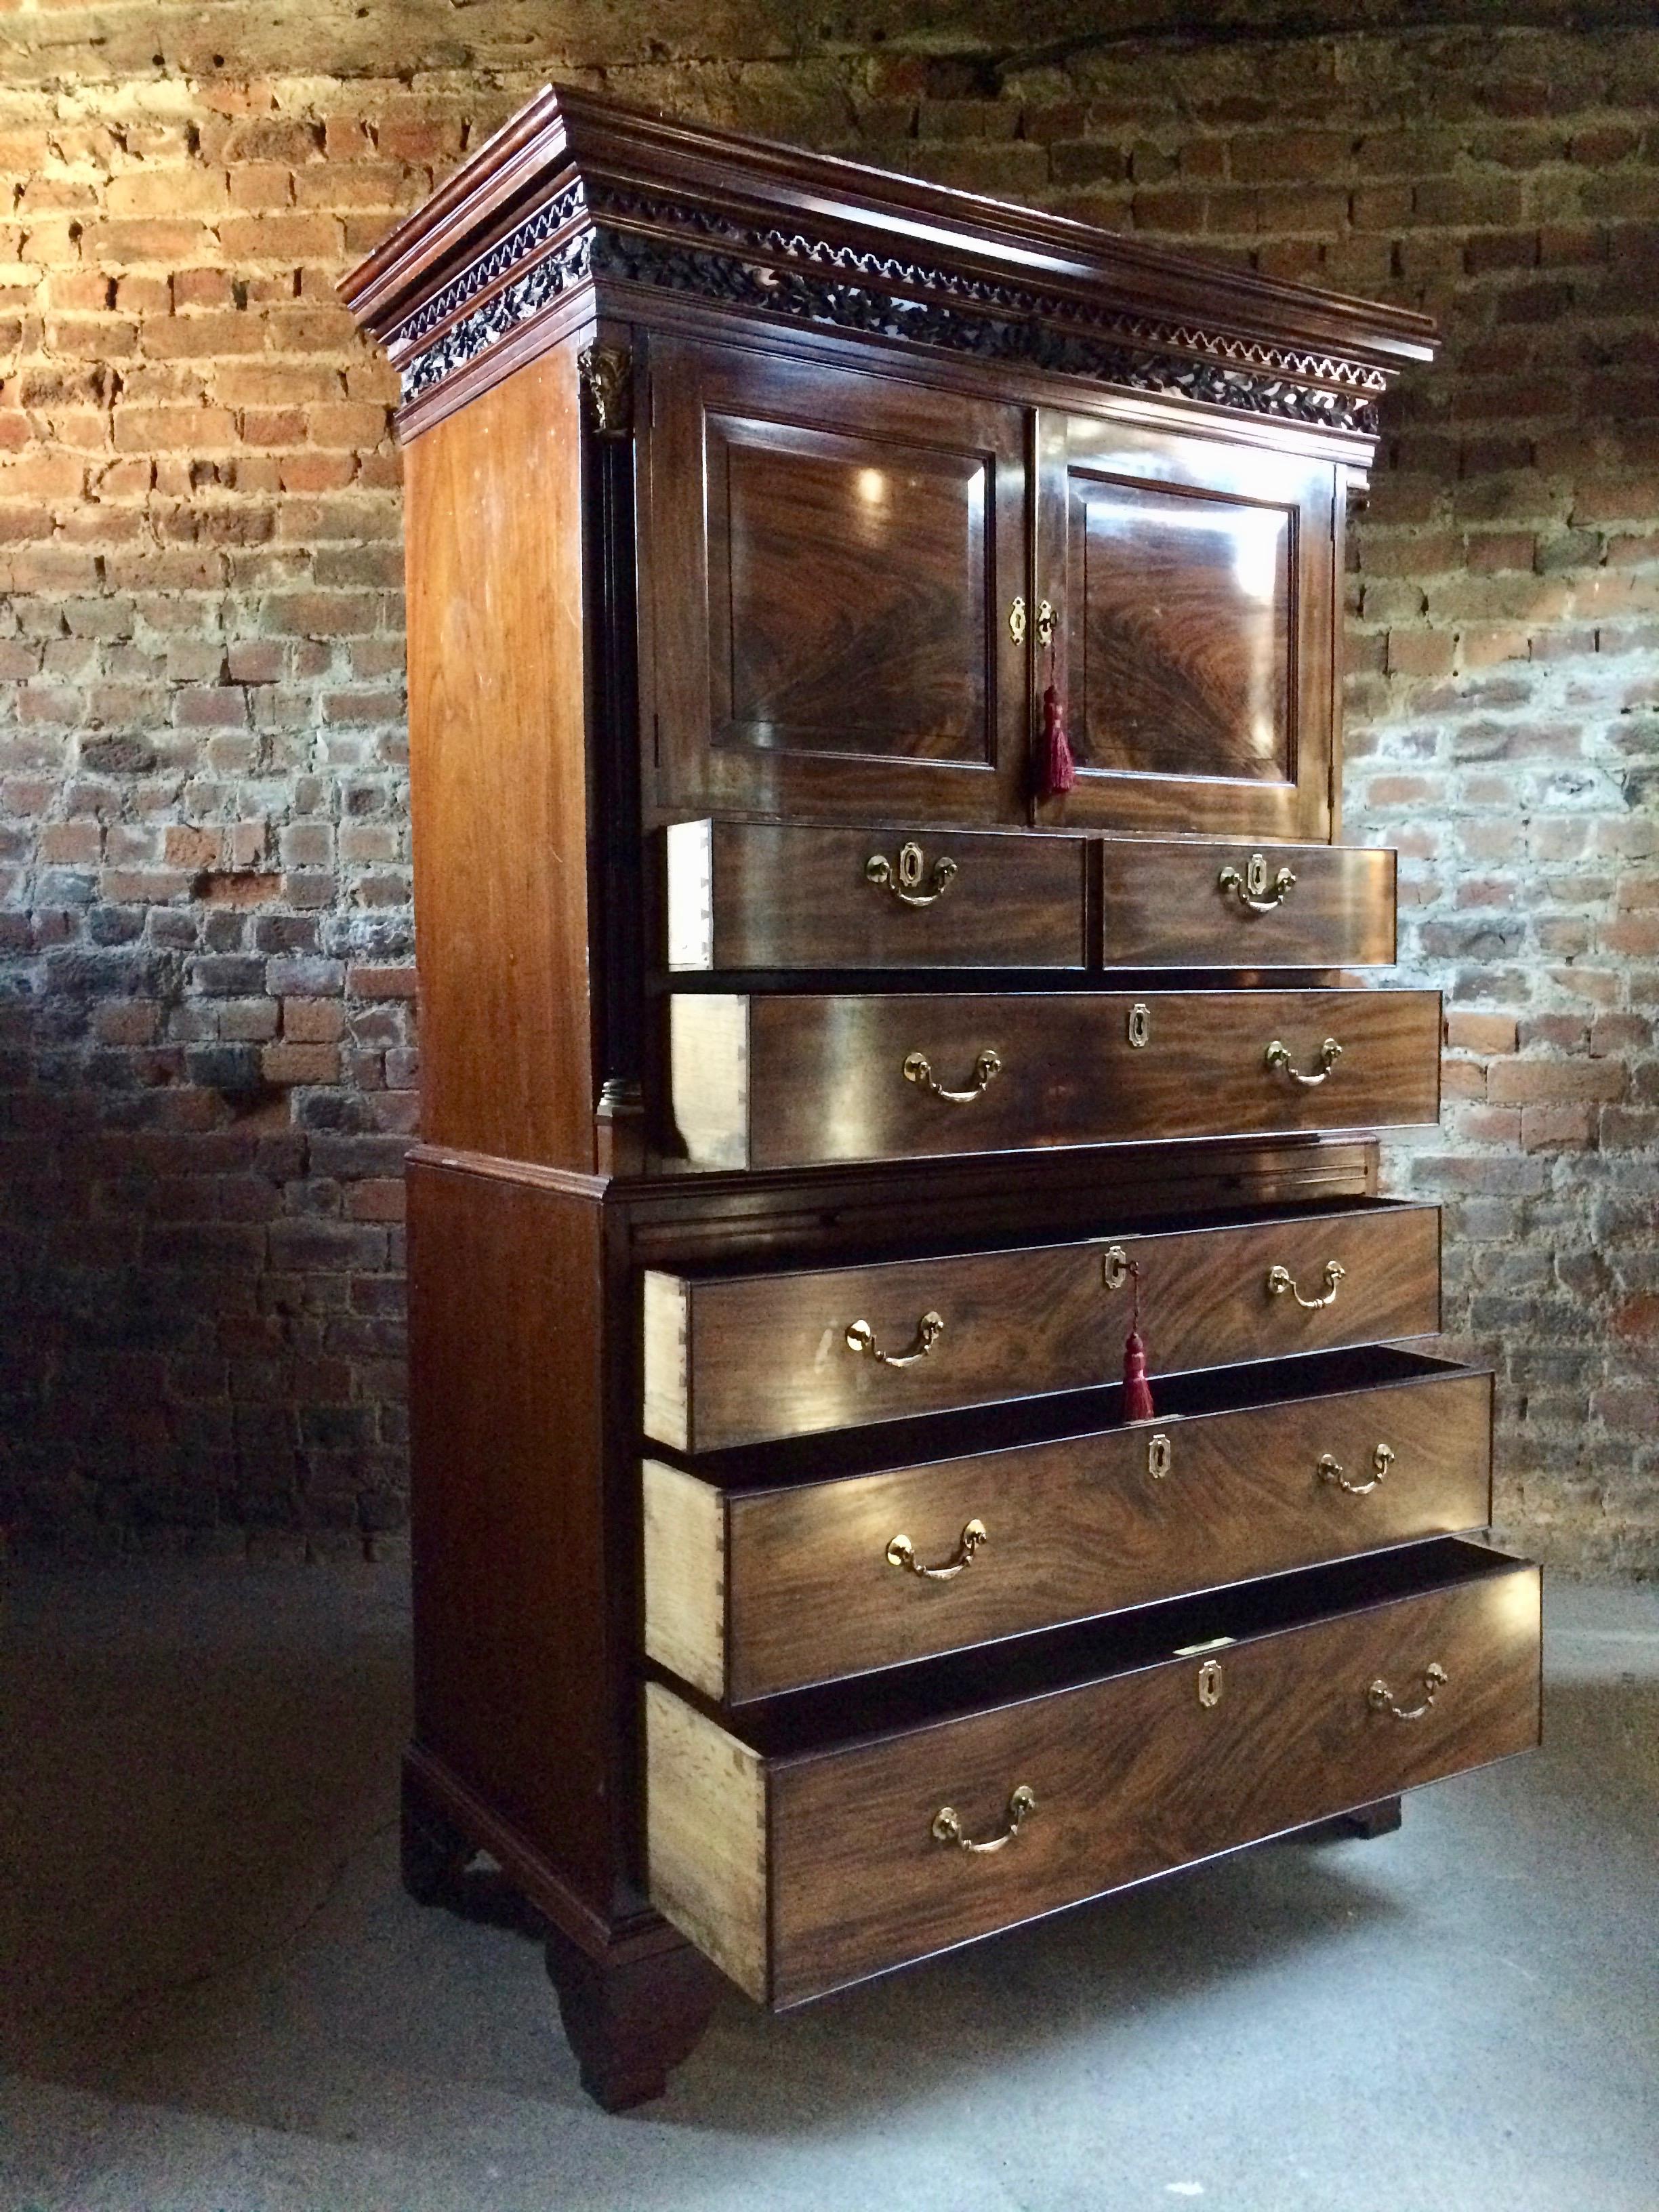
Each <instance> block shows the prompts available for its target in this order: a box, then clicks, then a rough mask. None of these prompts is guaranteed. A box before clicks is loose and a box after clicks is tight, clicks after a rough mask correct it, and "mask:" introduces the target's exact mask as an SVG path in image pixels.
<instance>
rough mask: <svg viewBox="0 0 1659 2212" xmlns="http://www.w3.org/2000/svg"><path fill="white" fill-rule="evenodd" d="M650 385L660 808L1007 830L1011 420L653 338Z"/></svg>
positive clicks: (1014, 486)
mask: <svg viewBox="0 0 1659 2212" xmlns="http://www.w3.org/2000/svg"><path fill="white" fill-rule="evenodd" d="M650 374H651V405H650V422H649V428H648V431H647V446H646V450H645V455H644V459H645V465H646V470H647V480H646V485H645V490H644V496H643V500H642V502H641V523H642V528H643V532H644V534H645V537H646V538H647V543H645V544H643V545H642V546H641V574H643V575H645V576H647V577H649V578H650V579H651V582H652V588H653V604H652V605H651V606H650V607H649V609H648V611H647V612H648V628H647V641H646V649H645V653H644V656H643V659H644V664H645V665H644V666H643V668H642V671H641V672H642V675H643V677H644V678H645V682H644V687H643V696H642V700H641V705H642V708H643V709H644V710H645V714H646V717H647V720H646V730H647V738H649V736H650V735H651V733H652V732H653V725H654V736H655V750H656V760H657V775H656V788H657V797H658V801H659V805H660V806H661V807H662V808H663V809H664V810H665V811H673V812H683V811H685V810H686V809H688V808H690V807H694V806H695V807H698V808H702V807H710V808H725V807H741V808H748V809H754V810H756V811H764V812H781V813H784V814H787V815H793V816H802V815H807V816H810V815H815V814H816V815H824V814H833V815H836V816H837V817H841V818H842V819H847V818H848V817H850V818H852V819H854V820H857V819H861V818H862V819H891V818H894V817H898V818H900V819H902V818H903V817H905V816H906V815H910V814H913V815H914V816H915V817H916V818H917V819H918V820H920V821H922V822H933V823H938V822H953V821H954V822H969V821H994V820H996V819H997V818H999V817H1001V818H1004V819H1006V818H1008V817H1010V816H1011V815H1012V814H1013V813H1015V812H1016V811H1018V808H1019V807H1020V805H1022V803H1023V797H1024V770H1025V721H1026V714H1027V707H1028V689H1027V686H1028V681H1029V678H1028V670H1029V665H1030V663H1029V658H1028V654H1029V647H1028V645H1027V644H1026V643H1025V642H1024V641H1023V639H1024V633H1025V629H1026V621H1027V617H1026V616H1025V611H1024V605H1022V606H1021V608H1020V610H1019V611H1018V612H1015V611H1014V610H1013V603H1014V602H1015V600H1016V599H1018V600H1020V601H1022V602H1024V601H1025V600H1027V599H1029V589H1028V583H1027V559H1026V552H1025V542H1026V513H1027V507H1026V474H1025V460H1024V416H1023V414H1022V411H1021V410H1019V409H1018V408H1016V407H1006V406H1000V405H995V404H990V403H988V402H986V401H982V400H979V399H975V398H959V397H957V396H956V395H954V394H951V393H949V392H934V391H928V390H925V389H923V388H922V387H921V386H915V385H908V384H905V383H902V382H901V381H900V380H897V379H896V378H895V377H892V376H890V375H887V376H882V377H875V376H870V375H865V374H860V373H859V372H858V371H856V370H848V369H844V368H828V367H823V366H821V365H819V364H818V363H816V362H803V361H792V360H789V359H787V358H786V357H783V356H779V355H775V354H764V353H758V352H754V353H751V352H746V351H741V350H739V349H736V348H727V347H724V346H720V345H714V344H705V343H693V342H690V341H680V340H670V339H663V338H653V341H652V347H651V368H650ZM1011 615H1012V619H1011Z"/></svg>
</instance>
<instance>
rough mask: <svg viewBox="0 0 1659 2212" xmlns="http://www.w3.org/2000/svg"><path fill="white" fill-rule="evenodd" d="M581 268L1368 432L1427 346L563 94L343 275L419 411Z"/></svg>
mask: <svg viewBox="0 0 1659 2212" xmlns="http://www.w3.org/2000/svg"><path fill="white" fill-rule="evenodd" d="M526 200H530V201H531V203H532V204H531V205H530V207H529V211H528V212H525V207H526ZM584 286H586V287H591V288H592V291H593V295H594V311H595V313H596V315H597V314H598V313H611V314H614V315H616V316H617V317H618V318H619V319H625V318H626V317H627V316H628V314H629V313H630V312H639V307H638V301H637V295H638V293H639V292H640V291H644V292H645V293H647V294H649V293H652V292H656V293H670V294H677V295H681V296H683V297H689V298H690V299H693V300H698V301H708V302H712V303H714V304H715V305H717V306H720V307H725V308H728V309H737V310H739V311H741V312H743V313H745V314H757V315H761V316H763V317H766V318H768V319H771V318H777V319H781V320H784V321H793V322H797V323H805V324H811V325H819V326H823V327H829V328H835V329H839V330H851V331H860V332H863V333H866V334H867V335H871V336H875V337H883V338H893V339H899V340H902V341H904V342H905V343H909V344H913V345H918V346H924V347H928V348H933V349H940V350H943V351H945V352H948V353H953V354H957V355H965V356H971V357H973V358H975V359H978V360H981V361H985V362H996V363H1000V364H1006V363H1009V362H1024V363H1027V364H1029V365H1030V367H1031V368H1034V369H1040V370H1042V371H1043V372H1045V373H1047V374H1058V375H1061V376H1067V377H1071V376H1075V377H1079V378H1083V379H1085V380H1089V381H1090V382H1092V383H1096V384H1103V385H1108V386H1115V387H1118V388H1121V389H1124V390H1127V391H1133V392H1162V393H1175V394H1179V395H1181V396H1182V397H1184V398H1189V399H1196V400H1202V401H1205V402H1207V403H1208V404H1212V405H1214V406H1219V407H1223V408H1230V409H1233V410H1238V411H1241V412H1243V413H1247V414H1251V415H1255V416H1271V417H1275V418H1278V419H1279V420H1283V421H1286V422H1298V423H1303V424H1307V425H1310V426H1313V427H1316V428H1321V429H1327V430H1334V431H1339V432H1348V433H1351V434H1353V435H1357V436H1358V437H1359V438H1363V439H1366V440H1370V439H1371V438H1374V437H1375V435H1376V399H1377V398H1378V397H1379V396H1380V395H1381V394H1382V393H1383V392H1384V391H1385V390H1386V388H1387V386H1388V383H1389V374H1390V372H1391V371H1392V370H1393V369H1395V368H1397V367H1398V366H1399V365H1400V364H1401V362H1403V361H1404V360H1407V359H1413V358H1416V359H1421V358H1425V357H1426V356H1429V355H1430V354H1431V352H1432V349H1433V347H1432V337H1433V332H1432V325H1431V324H1430V323H1429V322H1428V321H1427V319H1426V318H1425V317H1422V316H1419V315H1414V314H1411V313H1407V312H1406V311H1403V310H1400V309H1391V308H1387V307H1370V306H1367V305H1364V304H1363V303H1361V302H1358V301H1348V300H1344V299H1341V298H1340V297H1338V296H1337V295H1334V294H1329V293H1322V292H1318V291H1315V290H1312V289H1308V288H1305V287H1301V286H1295V285H1287V284H1282V283H1276V282H1273V281H1272V280H1269V279H1266V278H1262V277H1259V276H1252V275H1251V274H1249V272H1247V271H1239V270H1232V269H1227V268H1222V267H1219V266H1215V267H1210V266H1206V264H1203V263H1201V262H1195V261H1194V260H1192V259H1190V258H1185V257H1177V256H1175V255H1171V254H1168V253H1165V252H1160V251H1159V250H1158V249H1154V248H1152V247H1148V246H1145V245H1143V244H1141V243H1140V242H1139V240H1125V239H1121V238H1118V237H1116V236H1115V235H1114V234H1110V233H1107V232H1102V231H1095V230H1091V229H1088V228H1085V226H1083V225H1081V224H1078V223H1072V222H1066V221H1064V220H1063V219H1062V218H1060V217H1056V216H1044V215H1042V214H1039V213H1037V212H1036V211H1035V210H1022V209H1014V208H1009V207H1005V206H1002V205H1000V204H998V203H995V202H992V201H986V200H981V199H977V198H975V197H972V196H970V195H969V194H966V193H960V192H952V191H947V190H945V188H944V187H942V186H938V185H924V184H920V183H918V182H917V181H916V180H915V179H907V178H896V177H889V176H886V175H884V174H881V173H878V172H874V171H872V170H868V169H865V168H861V167H858V166H856V165H854V164H853V163H851V162H846V161H833V160H831V159H830V158H829V157H828V156H824V155H794V154H789V153H787V152H786V151H785V150H784V149H778V148H774V147H770V146H766V145H763V144H760V143H757V142H754V141H750V140H744V139H738V138H733V137H729V136H727V135H726V134H724V133H719V132H714V131H690V130H688V129H686V128H684V127H683V126H680V125H668V124H664V123H661V122H659V121H658V120H656V119H655V118H648V117H639V116H635V115H631V114H629V113H628V112H625V111H623V110H620V109H617V108H615V107H611V106H607V105H605V104H602V103H599V102H597V101H592V100H587V99H586V98H585V97H583V96H580V95H575V94H554V93H551V92H547V93H544V94H540V95H539V96H538V100H535V101H532V103H531V106H529V107H528V108H526V110H525V111H524V112H523V114H522V115H520V117H518V118H514V121H513V123H511V124H509V125H507V128H506V130H505V131H502V132H500V133H498V134H497V136H496V137H495V138H494V139H492V140H491V141H489V143H488V144H487V145H485V146H484V147H483V148H481V149H479V151H478V153H477V154H476V155H474V156H473V157H472V158H471V161H468V162H467V163H465V165H464V166H463V167H462V168H461V169H459V171H457V172H456V174H455V175H454V177H453V178H452V179H450V180H449V183H448V184H447V185H446V186H445V187H444V189H443V191H441V193H440V194H438V195H437V196H436V197H435V199H434V200H433V201H432V202H430V203H428V206H427V207H426V208H425V209H423V210H421V212H420V213H419V214H418V215H417V216H414V217H412V218H410V221H409V222H406V223H404V224H402V225H399V226H398V228H397V229H395V230H394V231H393V232H392V234H391V235H390V236H389V238H388V239H387V240H386V241H385V242H384V243H383V244H382V246H380V247H379V248H378V249H377V250H376V252H375V253H374V254H373V255H371V256H370V258H369V259H368V261H366V262H365V263H364V264H362V267H361V268H360V269H358V270H355V271H354V272H353V273H352V275H351V276H349V277H348V278H347V280H346V282H345V283H344V285H343V288H342V289H343V293H344V295H345V297H346V299H347V301H348V302H349V305H350V306H351V307H352V308H353V311H354V313H356V314H357V316H358V318H359V319H360V320H361V321H362V322H363V323H365V324H366V325H368V328H369V329H370V330H371V331H374V335H375V336H376V337H379V338H380V341H381V343H383V344H384V345H385V346H386V349H387V351H388V353H389V355H390V356H391V358H392V362H393V363H394V364H395V366H396V367H397V368H398V373H399V375H400V377H401V379H402V385H403V396H404V404H405V406H406V407H407V406H410V405H411V404H413V403H415V402H416V401H420V400H423V399H425V398H427V396H428V394H430V393H432V392H435V391H436V390H437V389H438V387H440V386H442V385H443V384H444V383H445V382H446V381H447V380H449V379H450V378H452V377H453V376H454V375H456V374H458V373H459V371H461V370H462V369H464V368H471V365H472V364H473V363H475V362H478V361H479V360H480V359H481V358H483V356H486V355H488V354H489V352H490V351H491V350H492V349H495V348H496V347H498V346H500V345H501V343H502V342H503V341H504V340H505V339H507V338H508V337H512V336H513V335H514V334H515V333H517V332H519V331H521V330H524V329H526V327H527V326H528V325H532V324H533V323H535V322H536V320H537V319H538V318H540V317H541V316H543V315H544V314H545V313H547V312H548V310H549V309H550V307H552V306H553V305H554V304H555V303H556V302H557V301H562V300H564V299H565V298H566V297H567V296H568V295H570V294H571V293H572V292H574V291H575V290H577V289H580V288H581V287H584ZM646 312H647V314H648V310H647V311H646Z"/></svg>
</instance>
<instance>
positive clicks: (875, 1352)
mask: <svg viewBox="0 0 1659 2212" xmlns="http://www.w3.org/2000/svg"><path fill="white" fill-rule="evenodd" d="M944 1334H945V1320H944V1316H942V1315H940V1314H936V1313H925V1314H923V1316H922V1317H921V1320H920V1321H919V1322H917V1323H916V1335H915V1343H914V1344H913V1345H912V1346H911V1347H910V1349H909V1350H908V1352H884V1351H883V1350H882V1348H881V1346H879V1345H878V1343H877V1342H876V1332H875V1331H874V1329H872V1328H871V1326H870V1324H869V1322H867V1321H851V1322H848V1324H847V1349H848V1351H849V1352H868V1353H869V1355H870V1357H871V1358H872V1359H873V1360H874V1361H875V1363H876V1364H877V1366H878V1367H914V1366H915V1364H916V1362H917V1360H919V1359H926V1358H927V1355H928V1353H929V1352H931V1351H932V1350H933V1346H935V1345H936V1344H937V1343H938V1342H939V1339H940V1337H942V1336H943V1335H944Z"/></svg>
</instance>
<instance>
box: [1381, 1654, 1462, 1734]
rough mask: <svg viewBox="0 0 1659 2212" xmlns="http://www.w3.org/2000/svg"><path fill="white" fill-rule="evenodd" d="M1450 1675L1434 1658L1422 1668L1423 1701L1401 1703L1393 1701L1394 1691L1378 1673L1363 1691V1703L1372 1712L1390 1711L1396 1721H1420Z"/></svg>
mask: <svg viewBox="0 0 1659 2212" xmlns="http://www.w3.org/2000/svg"><path fill="white" fill-rule="evenodd" d="M1450 1679H1451V1678H1450V1676H1449V1674H1447V1672H1446V1670H1445V1668H1443V1666H1442V1665H1441V1664H1440V1662H1439V1661H1438V1660H1437V1659H1436V1660H1432V1661H1431V1662H1430V1663H1429V1665H1428V1666H1426V1667H1425V1668H1424V1669H1423V1702H1422V1704H1421V1705H1398V1704H1396V1703H1395V1694H1394V1692H1393V1691H1392V1690H1391V1689H1390V1688H1389V1686H1388V1684H1387V1683H1386V1682H1385V1681H1384V1680H1383V1677H1382V1676H1381V1675H1380V1674H1379V1675H1378V1676H1377V1678H1376V1680H1375V1681H1374V1682H1373V1683H1372V1684H1371V1686H1370V1689H1369V1690H1367V1691H1366V1692H1365V1703H1366V1704H1367V1705H1369V1706H1370V1709H1371V1711H1373V1712H1374V1713H1392V1714H1393V1715H1394V1717H1395V1720H1397V1721H1420V1720H1421V1719H1422V1717H1423V1716H1424V1714H1425V1713H1426V1712H1427V1711H1428V1710H1429V1708H1430V1706H1431V1705H1433V1703H1434V1701H1435V1699H1436V1698H1437V1696H1438V1694H1439V1692H1441V1691H1442V1690H1443V1689H1444V1688H1445V1686H1446V1684H1447V1683H1448V1681H1449V1680H1450Z"/></svg>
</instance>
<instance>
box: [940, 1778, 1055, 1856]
mask: <svg viewBox="0 0 1659 2212" xmlns="http://www.w3.org/2000/svg"><path fill="white" fill-rule="evenodd" d="M1036 1808H1037V1801H1036V1791H1035V1790H1032V1789H1031V1788H1030V1785H1029V1784H1026V1783H1024V1782H1021V1783H1018V1784H1016V1785H1015V1787H1014V1789H1013V1790H1011V1791H1010V1793H1009V1797H1008V1810H1007V1813H1006V1815H1005V1818H1006V1823H1007V1825H1006V1826H1005V1827H1004V1828H1003V1829H1002V1830H1001V1832H1000V1833H999V1834H997V1835H994V1836H987V1838H986V1839H985V1841H984V1842H983V1843H975V1840H974V1838H972V1837H971V1836H968V1835H964V1834H963V1828H962V1821H961V1820H960V1818H959V1817H958V1815H957V1808H956V1807H955V1806H954V1805H941V1806H940V1807H939V1810H938V1812H937V1813H935V1814H934V1815H933V1820H932V1821H931V1823H930V1824H929V1826H928V1830H927V1832H928V1834H929V1835H930V1836H932V1838H933V1841H934V1842H935V1843H936V1844H955V1845H956V1847H957V1850H963V1851H975V1852H981V1853H982V1852H986V1851H1000V1850H1002V1849H1003V1848H1004V1846H1005V1845H1006V1844H1012V1842H1013V1840H1014V1838H1015V1837H1016V1836H1017V1835H1018V1833H1019V1832H1020V1830H1021V1828H1022V1827H1023V1826H1024V1824H1025V1823H1026V1821H1027V1820H1030V1817H1031V1815H1032V1814H1033V1813H1035V1812H1036Z"/></svg>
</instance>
